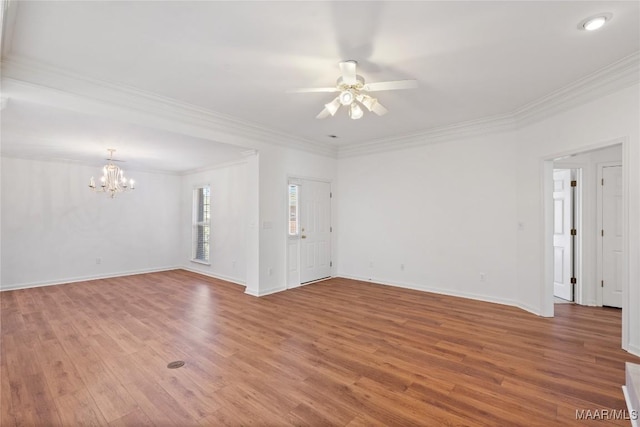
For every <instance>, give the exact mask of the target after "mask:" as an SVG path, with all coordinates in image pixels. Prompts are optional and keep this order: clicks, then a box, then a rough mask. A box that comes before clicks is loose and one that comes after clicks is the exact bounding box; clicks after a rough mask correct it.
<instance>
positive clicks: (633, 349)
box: [626, 344, 640, 410]
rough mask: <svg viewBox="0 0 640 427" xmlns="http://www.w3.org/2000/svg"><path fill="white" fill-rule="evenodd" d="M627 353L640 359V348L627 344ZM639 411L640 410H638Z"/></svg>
mask: <svg viewBox="0 0 640 427" xmlns="http://www.w3.org/2000/svg"><path fill="white" fill-rule="evenodd" d="M626 350H627V352H629V353H631V354H633V355H634V356H638V357H640V347H639V346H636V345H633V344H629V345H628V346H627V348H626ZM639 410H640V408H639Z"/></svg>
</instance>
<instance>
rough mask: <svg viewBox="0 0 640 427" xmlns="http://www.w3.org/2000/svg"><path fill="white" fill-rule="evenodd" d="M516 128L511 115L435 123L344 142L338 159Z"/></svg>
mask: <svg viewBox="0 0 640 427" xmlns="http://www.w3.org/2000/svg"><path fill="white" fill-rule="evenodd" d="M515 128H516V122H515V120H514V119H513V116H512V115H511V114H501V115H496V116H491V117H486V118H482V119H478V120H470V121H466V122H461V123H456V124H453V125H447V126H438V127H434V128H431V129H428V130H426V131H423V132H419V133H414V134H409V135H400V136H394V137H389V138H380V139H374V140H372V141H367V142H363V143H355V144H348V145H344V146H341V147H340V148H339V151H338V158H345V157H354V156H361V155H365V154H372V153H380V152H385V151H396V150H400V149H407V148H412V147H420V146H424V145H430V144H437V143H441V142H447V141H452V140H459V139H461V138H471V137H476V136H481V135H487V134H492V135H493V134H497V133H500V132H506V131H511V130H514V129H515Z"/></svg>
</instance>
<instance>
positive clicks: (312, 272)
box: [299, 180, 331, 283]
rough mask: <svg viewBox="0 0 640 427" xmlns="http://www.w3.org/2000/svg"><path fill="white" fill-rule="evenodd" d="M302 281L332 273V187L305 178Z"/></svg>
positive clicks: (301, 187)
mask: <svg viewBox="0 0 640 427" xmlns="http://www.w3.org/2000/svg"><path fill="white" fill-rule="evenodd" d="M299 197H300V283H307V282H312V281H314V280H320V279H324V278H326V277H330V276H331V187H330V185H329V183H328V182H320V181H311V180H304V181H302V183H301V185H300V196H299Z"/></svg>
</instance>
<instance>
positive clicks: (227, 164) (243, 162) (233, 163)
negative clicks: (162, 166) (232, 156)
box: [179, 159, 247, 176]
mask: <svg viewBox="0 0 640 427" xmlns="http://www.w3.org/2000/svg"><path fill="white" fill-rule="evenodd" d="M246 164H247V160H246V159H243V160H234V161H230V162H224V163H219V164H217V165H213V166H205V167H202V168H196V169H189V170H185V171H181V172H180V173H179V175H181V176H186V175H195V174H197V173H204V172H210V171H214V170H218V169H226V168H232V167H234V166H241V165H246Z"/></svg>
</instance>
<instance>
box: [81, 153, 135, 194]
mask: <svg viewBox="0 0 640 427" xmlns="http://www.w3.org/2000/svg"><path fill="white" fill-rule="evenodd" d="M107 151H108V152H109V159H107V160H109V163H107V164H106V165H105V166H104V167H103V168H102V177H100V186H99V187H96V181H95V179H93V177H91V179H90V180H89V188H91V189H92V190H93V191H95V192H98V193H107V194H108V195H109V196H111V198H114V197H116V193H124V192H125V191H131V190H135V186H134V181H133V179H131V180H129V181H128V182H127V179H126V178H125V177H124V171H123V170H122V169H120V167H118V166H116V165H115V164H114V163H113V161H114V160H113V153H114V152H115V151H116V150H115V149H113V148H109V149H108V150H107Z"/></svg>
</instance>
